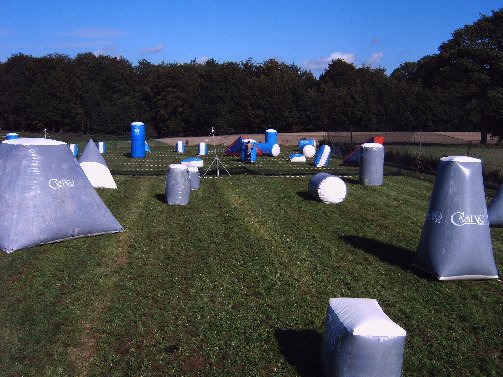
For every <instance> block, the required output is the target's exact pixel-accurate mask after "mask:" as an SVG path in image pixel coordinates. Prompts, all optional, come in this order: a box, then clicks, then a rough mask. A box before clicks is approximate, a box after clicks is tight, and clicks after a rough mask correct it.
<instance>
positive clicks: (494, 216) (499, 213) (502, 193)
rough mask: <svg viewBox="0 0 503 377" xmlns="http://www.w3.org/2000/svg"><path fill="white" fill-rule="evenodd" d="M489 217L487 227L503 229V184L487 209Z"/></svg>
mask: <svg viewBox="0 0 503 377" xmlns="http://www.w3.org/2000/svg"><path fill="white" fill-rule="evenodd" d="M487 215H488V216H489V226H491V227H495V228H503V184H501V185H500V187H499V189H498V192H496V195H495V196H494V198H493V199H492V200H491V203H490V204H489V207H488V208H487Z"/></svg>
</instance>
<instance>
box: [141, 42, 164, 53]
mask: <svg viewBox="0 0 503 377" xmlns="http://www.w3.org/2000/svg"><path fill="white" fill-rule="evenodd" d="M165 48H166V46H164V45H163V44H158V45H156V46H154V47H147V48H144V49H142V50H141V52H143V53H146V54H157V53H158V52H161V51H162V50H164V49H165Z"/></svg>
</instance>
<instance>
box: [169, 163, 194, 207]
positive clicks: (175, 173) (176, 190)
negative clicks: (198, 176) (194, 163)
mask: <svg viewBox="0 0 503 377" xmlns="http://www.w3.org/2000/svg"><path fill="white" fill-rule="evenodd" d="M189 199H190V178H189V171H188V168H187V166H185V165H182V164H171V165H169V166H168V171H167V172H166V203H168V204H170V205H182V206H184V205H187V204H189Z"/></svg>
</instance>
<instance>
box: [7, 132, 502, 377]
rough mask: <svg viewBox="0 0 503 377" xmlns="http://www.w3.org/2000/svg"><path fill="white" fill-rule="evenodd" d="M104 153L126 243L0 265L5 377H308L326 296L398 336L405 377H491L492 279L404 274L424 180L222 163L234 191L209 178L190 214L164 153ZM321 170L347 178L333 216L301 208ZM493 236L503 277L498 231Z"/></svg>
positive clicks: (495, 286) (495, 349) (169, 155)
mask: <svg viewBox="0 0 503 377" xmlns="http://www.w3.org/2000/svg"><path fill="white" fill-rule="evenodd" d="M107 144H108V152H107V154H106V155H105V158H106V160H107V163H108V164H109V166H110V168H111V170H112V172H113V173H114V174H115V179H116V182H117V185H118V189H117V190H98V192H99V194H100V195H101V197H102V198H103V200H104V201H105V203H106V204H107V205H108V207H109V208H110V210H111V211H112V213H113V214H114V215H115V216H116V218H117V219H118V220H119V222H120V223H121V224H122V225H123V227H124V228H125V232H123V233H120V234H114V235H104V236H97V237H89V238H82V239H76V240H71V241H66V242H62V243H57V244H51V245H44V246H40V247H35V248H32V249H26V250H20V251H16V252H14V253H11V254H4V253H0V286H1V287H2V289H0V322H1V323H2V325H1V326H0V348H1V350H2V351H1V352H0V370H1V371H2V373H0V374H2V375H5V376H21V375H22V376H162V375H165V376H170V375H179V376H182V375H184V376H196V375H203V376H208V375H211V376H213V375H222V376H251V375H264V376H266V375H278V376H316V375H319V373H320V364H319V348H320V341H321V336H322V331H323V322H324V318H325V311H326V307H327V304H328V300H329V298H330V297H370V298H375V299H377V300H378V301H379V303H380V304H381V306H382V307H383V309H384V311H385V312H386V314H387V315H388V316H389V317H390V318H391V319H392V320H394V321H395V322H397V323H398V324H399V325H400V326H402V327H403V328H404V329H405V330H407V342H406V350H405V356H404V366H403V376H407V377H409V376H494V377H496V376H501V375H503V346H502V342H501V339H502V337H503V321H502V320H501V319H502V316H501V313H503V284H502V282H501V280H492V281H458V282H443V283H440V282H438V281H434V280H432V279H430V278H429V277H428V276H425V275H424V274H423V273H421V272H419V271H417V270H415V269H413V268H411V267H410V258H411V256H412V254H413V253H414V251H415V249H416V247H417V243H418V240H419V235H420V231H421V227H422V224H423V219H424V216H425V213H426V211H427V207H428V202H429V197H430V194H431V189H432V181H433V179H434V177H433V176H420V175H417V174H415V173H413V172H405V171H401V170H398V169H393V168H389V167H387V168H386V176H385V183H384V185H383V186H381V187H368V186H361V185H359V184H358V170H357V168H352V167H344V166H341V165H340V161H339V160H334V159H332V160H331V163H330V165H329V167H328V168H324V169H316V168H314V167H313V166H310V165H308V164H300V165H293V164H291V163H290V162H289V161H288V160H287V158H286V155H285V154H282V155H281V156H280V157H278V158H274V159H273V158H265V157H264V158H261V159H260V160H259V163H257V164H241V163H240V162H239V161H237V159H236V158H230V157H223V156H222V153H221V152H222V149H218V153H219V156H220V157H221V158H222V161H223V163H224V164H225V165H226V166H227V167H228V169H229V170H230V172H231V174H232V176H230V177H229V176H226V175H225V174H224V173H223V172H221V174H222V175H224V177H222V178H220V179H216V178H215V177H214V171H213V170H211V171H210V172H208V174H207V177H205V178H203V179H202V181H201V188H200V189H199V190H198V191H194V192H192V194H191V199H190V203H189V205H188V206H168V205H167V204H166V203H165V202H164V198H163V197H164V195H163V194H164V190H165V180H164V176H163V175H164V173H165V172H166V169H167V165H168V164H169V163H173V162H178V161H180V159H181V158H182V156H180V155H178V154H176V153H175V152H174V151H173V146H169V145H165V144H162V143H157V142H152V143H151V148H152V153H151V154H150V155H148V157H147V158H145V159H131V158H129V157H128V153H129V145H128V143H127V142H123V141H118V142H113V141H111V142H109V143H107ZM83 146H84V145H82V148H83ZM81 150H82V149H81ZM292 150H293V147H287V148H285V150H284V152H286V153H288V152H289V151H292ZM191 155H195V146H189V152H188V153H186V154H185V155H183V157H187V156H191ZM213 157H214V156H212V155H210V156H207V157H205V164H206V165H205V167H207V166H208V165H209V164H210V163H211V161H212V160H213ZM204 171H205V168H203V169H201V172H202V173H204ZM318 171H328V172H332V173H335V174H338V175H342V176H344V180H345V181H346V183H347V186H348V196H347V198H346V200H345V201H344V202H342V203H341V204H338V205H326V204H322V203H320V202H317V201H314V200H312V199H311V198H310V196H309V195H308V194H307V185H308V182H309V179H310V177H311V176H312V175H313V174H314V173H315V172H318ZM119 173H120V174H119ZM486 194H487V196H488V198H491V197H492V196H493V195H494V190H492V189H489V190H488V191H487V192H486ZM491 236H492V241H493V250H494V255H495V259H496V262H497V266H498V269H499V271H502V268H503V229H492V230H491Z"/></svg>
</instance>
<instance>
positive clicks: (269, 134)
mask: <svg viewBox="0 0 503 377" xmlns="http://www.w3.org/2000/svg"><path fill="white" fill-rule="evenodd" d="M265 142H266V144H271V145H274V144H277V143H278V132H277V131H276V130H273V129H271V128H270V129H268V130H265Z"/></svg>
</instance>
